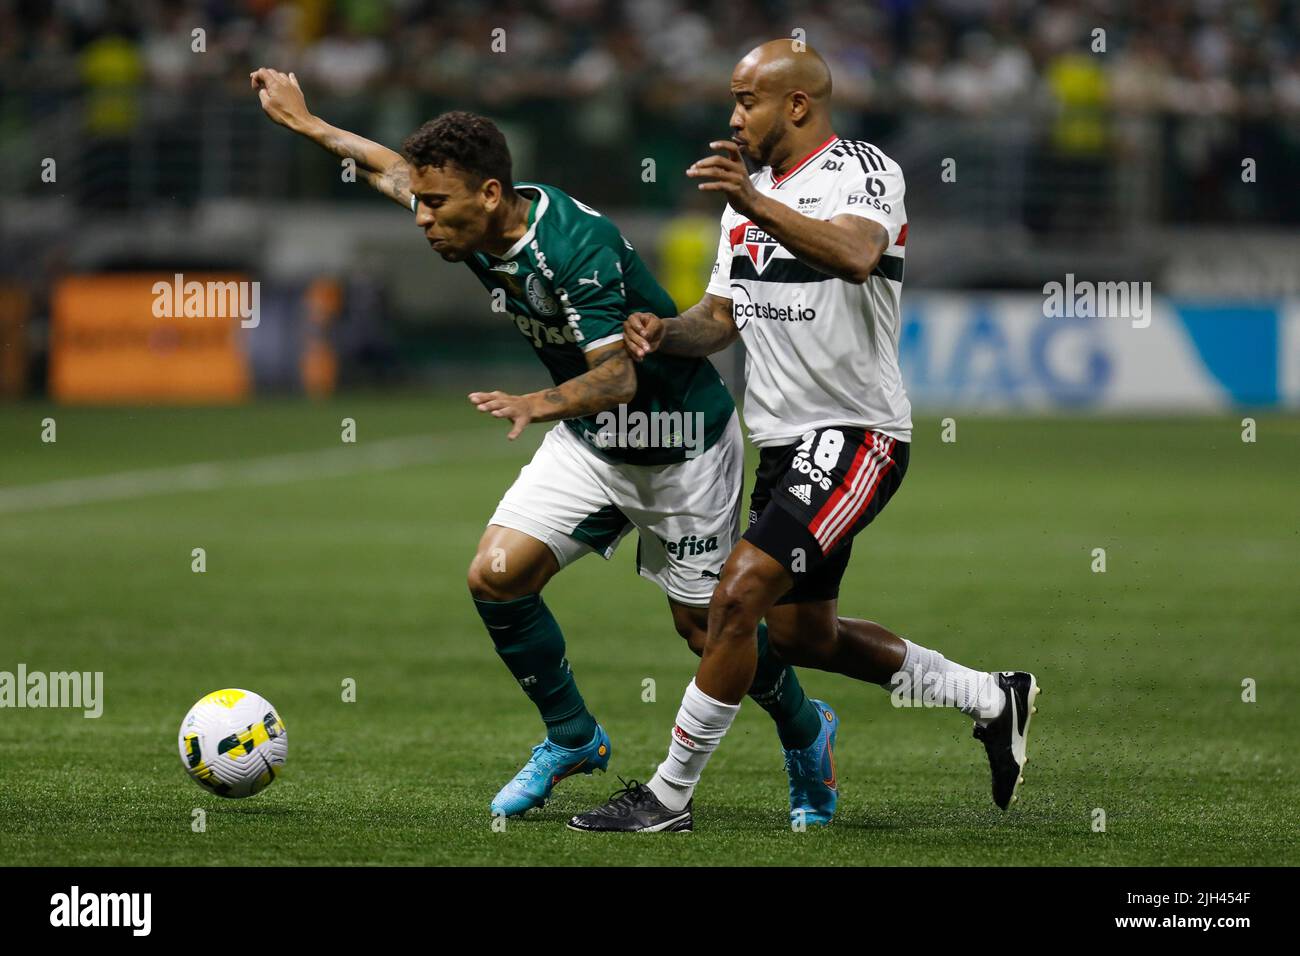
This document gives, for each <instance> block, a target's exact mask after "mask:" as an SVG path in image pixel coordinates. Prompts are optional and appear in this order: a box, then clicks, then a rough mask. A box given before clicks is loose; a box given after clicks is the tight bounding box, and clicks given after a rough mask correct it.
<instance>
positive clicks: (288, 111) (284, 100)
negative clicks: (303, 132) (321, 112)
mask: <svg viewBox="0 0 1300 956" xmlns="http://www.w3.org/2000/svg"><path fill="white" fill-rule="evenodd" d="M248 78H249V81H250V82H251V83H252V85H253V89H255V90H257V98H258V99H259V100H261V101H262V109H263V110H264V111H265V113H266V115H267V116H269V117H271V119H273V120H275V121H276V122H277V123H279V124H280V125H281V126H287V127H288V128H289V129H292V130H298V129H301V128H302V127H303V125H304V124H305V123H306V122H307V120H309V119H311V112H310V111H309V110H308V109H307V100H306V98H305V97H304V96H303V95H302V87H300V86H299V85H298V77H296V76H295V75H294V74H292V73H281V72H280V71H279V70H272V69H269V68H267V67H262V68H261V69H258V70H254V71H253V72H252V73H250V74H248Z"/></svg>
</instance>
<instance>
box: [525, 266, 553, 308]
mask: <svg viewBox="0 0 1300 956" xmlns="http://www.w3.org/2000/svg"><path fill="white" fill-rule="evenodd" d="M524 287H525V289H526V291H527V292H528V304H529V305H531V306H532V307H533V308H534V309H535V310H536V311H537V312H538V313H540V314H541V315H554V314H555V313H556V312H558V311H559V309H560V307H559V306H558V305H556V304H555V300H554V299H553V298H551V294H550V293H549V292H547V291H546V287H545V286H544V285H542V280H541V279H539V278H537V273H536V272H531V273H529V275H528V280H527V281H526V282H525V283H524Z"/></svg>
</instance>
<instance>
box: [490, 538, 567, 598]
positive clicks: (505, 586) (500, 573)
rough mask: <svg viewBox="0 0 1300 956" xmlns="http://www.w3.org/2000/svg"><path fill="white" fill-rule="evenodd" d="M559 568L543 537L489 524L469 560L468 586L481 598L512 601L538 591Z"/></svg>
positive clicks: (558, 563)
mask: <svg viewBox="0 0 1300 956" xmlns="http://www.w3.org/2000/svg"><path fill="white" fill-rule="evenodd" d="M559 570H560V562H559V561H558V560H557V559H556V557H555V554H554V552H553V551H552V550H551V548H550V547H549V546H548V545H547V543H546V542H545V541H542V540H539V539H538V538H535V537H533V536H532V535H530V534H526V533H525V532H523V531H517V530H516V529H514V528H505V527H502V526H501V525H495V524H491V525H488V526H487V528H486V529H485V530H484V532H483V536H482V537H481V538H480V539H479V543H478V549H477V551H476V552H475V554H474V560H473V561H472V562H471V563H470V566H469V576H468V577H469V589H470V592H471V593H472V594H473V595H474V596H475V597H476V598H478V599H479V600H482V601H512V600H514V599H515V598H520V597H524V596H525V595H528V594H538V593H540V592H541V590H542V588H544V587H545V586H546V583H547V582H548V581H550V580H551V578H552V577H554V576H555V574H556V573H557V572H558V571H559Z"/></svg>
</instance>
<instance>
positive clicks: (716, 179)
mask: <svg viewBox="0 0 1300 956" xmlns="http://www.w3.org/2000/svg"><path fill="white" fill-rule="evenodd" d="M709 149H716V150H718V153H719V155H717V156H706V157H705V158H704V159H701V160H697V161H696V162H695V163H694V164H692V165H691V166H690V167H689V168H688V169H687V170H686V175H687V176H690V177H691V178H692V179H707V180H711V182H703V183H700V189H701V190H702V191H704V192H720V193H722V194H723V195H725V196H726V197H727V202H729V203H730V204H731V208H732V209H734V210H736V212H739V213H745V214H748V213H750V212H752V211H753V208H754V203H755V202H756V201H757V200H758V198H759V196H758V190H756V189H755V188H754V184H753V183H751V182H750V181H749V172H748V170H746V169H745V162H744V160H743V159H741V156H740V147H739V146H737V145H736V144H735V143H733V142H732V141H731V140H729V139H715V140H714V141H713V142H712V143H710V144H709Z"/></svg>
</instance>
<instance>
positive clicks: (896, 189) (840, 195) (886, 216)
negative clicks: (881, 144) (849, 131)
mask: <svg viewBox="0 0 1300 956" xmlns="http://www.w3.org/2000/svg"><path fill="white" fill-rule="evenodd" d="M875 155H879V154H875ZM864 162H866V163H867V164H868V165H867V169H868V171H867V172H865V173H864V172H863V171H862V170H861V169H860V168H857V164H856V163H855V164H854V168H853V169H852V172H849V171H846V172H844V173H843V174H841V176H840V181H839V184H838V188H837V193H836V198H835V200H834V201H833V202H832V204H831V209H830V213H829V214H828V215H827V217H826V218H827V219H831V218H833V217H835V216H841V215H844V214H848V215H850V216H861V217H862V218H863V219H870V220H872V221H873V222H878V223H880V224H881V225H882V226H884V227H885V231H886V232H888V233H889V244H890V245H891V246H892V245H893V244H894V243H896V242H898V236H899V233H900V232H902V230H903V227H904V226H905V225H907V213H906V211H905V210H904V208H903V192H904V191H905V189H906V187H905V186H904V184H903V171H902V169H900V168H899V166H898V164H897V163H895V162H894V161H893V160H888V161H883V162H880V163H879V164H878V165H880V166H881V167H882V168H880V169H876V168H874V167H875V165H877V163H876V161H875V160H874V159H867V158H864ZM846 165H847V164H846Z"/></svg>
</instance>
